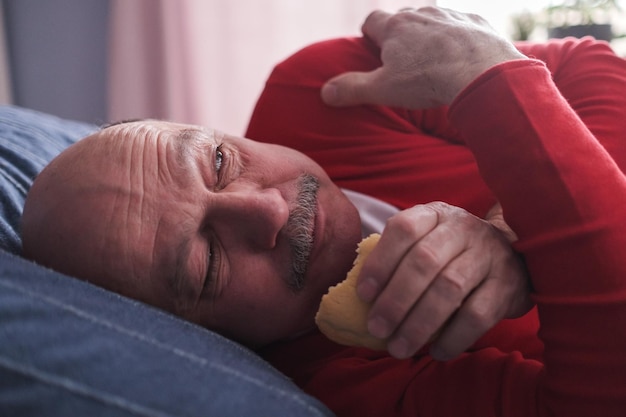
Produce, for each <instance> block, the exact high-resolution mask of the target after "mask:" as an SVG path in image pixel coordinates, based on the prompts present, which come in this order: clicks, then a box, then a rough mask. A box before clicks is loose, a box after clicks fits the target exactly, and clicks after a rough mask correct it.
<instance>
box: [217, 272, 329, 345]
mask: <svg viewBox="0 0 626 417" xmlns="http://www.w3.org/2000/svg"><path fill="white" fill-rule="evenodd" d="M232 272H233V278H232V279H231V282H230V283H229V285H228V287H227V288H225V289H224V292H223V293H222V295H221V296H220V298H219V300H217V301H216V303H215V309H214V314H215V316H214V319H215V320H216V321H217V324H218V327H219V328H220V329H221V331H222V332H223V333H224V334H225V335H227V336H230V337H232V338H233V339H236V340H239V341H241V342H243V343H245V344H248V345H251V346H261V345H264V344H267V343H269V342H272V341H276V340H280V339H284V338H286V337H289V336H291V335H293V334H294V333H297V332H299V331H301V330H302V329H304V328H307V327H309V326H310V325H311V323H312V314H314V311H315V309H316V308H317V306H314V305H313V304H314V303H312V302H310V300H309V301H307V297H306V295H305V294H298V295H296V294H294V293H293V292H291V291H290V290H289V289H288V288H287V285H286V284H285V283H284V280H283V278H281V277H280V276H279V274H278V273H277V272H276V271H275V270H274V269H273V268H272V267H271V266H270V265H269V264H268V263H267V262H261V261H257V262H246V263H243V262H241V263H240V265H239V266H238V267H237V268H236V269H235V270H233V271H232ZM309 298H310V297H309ZM312 311H313V312H312Z"/></svg>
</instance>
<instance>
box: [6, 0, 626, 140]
mask: <svg viewBox="0 0 626 417" xmlns="http://www.w3.org/2000/svg"><path fill="white" fill-rule="evenodd" d="M434 1H435V0H403V1H399V0H317V1H316V2H303V1H301V0H0V23H3V25H2V26H4V27H3V28H1V27H0V102H3V103H7V102H12V103H14V104H17V105H20V106H24V107H29V108H32V109H36V110H41V111H44V112H48V113H52V114H56V115H59V116H61V117H66V118H72V119H77V120H83V121H87V122H91V123H97V124H100V123H104V122H107V121H111V120H117V119H123V118H135V117H158V118H168V119H174V120H177V121H182V122H189V123H198V124H206V125H211V126H214V127H217V128H219V129H221V130H225V131H227V132H230V133H235V134H241V133H243V132H244V130H245V127H246V124H247V120H248V118H249V115H250V112H251V111H252V107H253V105H254V102H255V100H256V97H257V96H258V94H259V93H260V91H261V89H262V87H263V82H264V80H265V79H266V78H267V76H268V74H269V72H270V70H271V68H272V67H273V65H274V64H275V63H277V62H278V61H280V60H281V59H283V58H285V57H286V56H288V55H289V54H291V53H292V52H294V51H295V50H297V49H299V48H300V47H302V46H304V45H306V44H309V43H311V42H314V41H317V40H322V39H326V38H331V37H336V36H346V35H358V34H359V28H360V24H361V22H362V21H363V19H364V18H365V17H366V16H367V14H368V12H370V11H371V10H373V9H375V8H383V9H387V10H397V9H398V8H400V7H402V6H406V5H408V6H414V7H415V6H419V5H421V4H432V3H434ZM596 1H597V0H596ZM437 3H438V5H439V6H442V7H450V8H454V9H458V10H462V11H468V12H475V13H478V14H480V15H482V16H484V17H485V18H487V20H489V21H490V22H491V23H492V25H493V26H494V27H495V29H496V30H498V31H499V32H500V33H501V34H503V35H504V36H506V37H509V38H514V37H515V36H517V35H515V34H514V33H515V17H516V16H519V15H520V14H523V13H529V14H532V16H533V19H535V20H536V21H533V23H535V24H536V25H535V26H536V27H537V28H538V29H537V28H535V29H534V30H533V31H532V33H531V35H530V36H531V39H533V40H544V39H545V38H546V31H545V30H544V29H545V28H541V27H540V26H541V24H542V23H545V22H541V19H543V18H544V17H543V16H542V15H541V13H538V11H540V10H541V9H543V8H545V7H546V6H547V5H549V4H551V0H526V1H525V2H523V4H520V3H519V2H506V1H501V0H487V1H485V0H438V1H437ZM620 19H621V20H622V21H624V20H625V19H623V15H621V17H620ZM618 20H619V19H618ZM535 26H533V27H535ZM616 30H618V31H622V30H623V28H617V29H616ZM614 44H615V45H616V47H620V44H619V40H618V41H616V43H614ZM620 53H623V49H621V52H620Z"/></svg>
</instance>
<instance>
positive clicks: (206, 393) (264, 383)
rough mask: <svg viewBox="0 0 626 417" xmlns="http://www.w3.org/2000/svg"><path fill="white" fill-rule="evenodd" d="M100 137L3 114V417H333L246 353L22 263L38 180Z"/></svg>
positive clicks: (65, 124)
mask: <svg viewBox="0 0 626 417" xmlns="http://www.w3.org/2000/svg"><path fill="white" fill-rule="evenodd" d="M94 129H95V126H91V125H86V124H82V123H77V122H71V121H65V120H61V119H58V118H56V117H53V116H50V115H45V114H41V113H37V112H33V111H30V110H26V109H20V108H15V107H2V106H0V210H1V211H0V216H1V218H0V245H1V246H2V247H4V248H5V249H6V250H3V249H1V248H0V416H20V417H25V416H46V417H56V416H58V417H66V416H90V417H96V416H103V417H104V416H106V417H115V416H129V417H130V416H216V417H217V416H219V417H229V416H233V417H239V416H301V417H322V416H332V413H331V412H330V411H328V409H327V408H325V407H324V406H323V405H322V404H321V403H319V402H318V401H317V400H315V399H314V398H312V397H310V396H308V395H306V394H304V393H303V392H302V391H301V390H300V389H298V388H297V387H296V386H295V385H294V384H293V383H292V382H291V381H290V380H288V379H287V378H286V377H285V376H284V375H282V374H281V373H279V372H278V371H276V370H275V369H274V368H272V367H271V366H270V365H269V364H268V363H267V362H265V361H263V360H262V359H261V358H260V357H259V356H257V355H256V354H255V353H254V352H252V351H250V350H248V349H246V348H245V347H243V346H241V345H239V344H236V343H234V342H232V341H230V340H228V339H225V338H223V337H221V336H219V335H218V334H216V333H213V332H211V331H208V330H206V329H204V328H201V327H199V326H196V325H193V324H191V323H189V322H186V321H183V320H181V319H179V318H177V317H174V316H172V315H170V314H168V313H165V312H162V311H159V310H157V309H154V308H152V307H149V306H147V305H145V304H142V303H140V302H137V301H134V300H130V299H128V298H125V297H122V296H120V295H117V294H114V293H112V292H109V291H106V290H104V289H101V288H99V287H96V286H94V285H91V284H89V283H86V282H83V281H79V280H77V279H74V278H71V277H68V276H65V275H62V274H59V273H56V272H54V271H51V270H49V269H45V268H42V267H41V266H38V265H36V264H34V263H32V262H30V261H27V260H26V259H23V258H21V257H19V256H17V255H16V253H18V252H19V250H20V238H19V227H18V225H19V217H20V214H21V212H22V206H23V203H24V198H25V196H26V192H27V190H28V188H29V187H30V184H31V182H32V179H33V177H34V176H35V175H36V174H37V173H38V172H39V170H40V169H41V168H42V167H43V166H45V164H46V163H47V162H48V161H49V160H51V159H52V158H53V157H54V156H55V155H57V154H58V153H59V152H60V151H61V150H63V149H64V148H65V147H67V146H68V145H70V144H71V143H73V142H74V141H76V140H77V139H79V138H81V137H83V136H85V135H86V134H88V133H89V132H91V131H93V130H94ZM9 251H10V252H13V254H11V253H9Z"/></svg>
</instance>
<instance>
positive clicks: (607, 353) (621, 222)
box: [450, 61, 626, 416]
mask: <svg viewBox="0 0 626 417" xmlns="http://www.w3.org/2000/svg"><path fill="white" fill-rule="evenodd" d="M521 80H523V81H524V82H523V85H520V81H521ZM477 108H478V109H480V113H481V114H483V115H484V114H489V115H490V122H489V124H488V125H487V124H482V123H476V122H475V120H476V116H477V114H476V109H477ZM450 119H451V121H452V123H453V124H454V125H455V126H456V127H457V128H458V129H459V130H461V131H462V132H463V133H464V136H465V138H466V140H467V142H468V145H469V146H470V148H471V149H472V151H473V153H474V155H475V156H476V159H477V161H478V164H479V168H480V170H481V173H482V175H483V177H484V179H485V181H486V182H487V184H488V185H489V186H490V188H491V189H492V190H493V191H494V193H495V194H496V196H497V197H498V199H499V200H500V202H501V203H502V206H503V208H504V215H505V218H506V220H507V223H509V224H510V225H511V227H512V229H513V230H515V232H516V233H517V234H518V236H519V241H518V243H517V244H516V247H517V249H518V250H519V251H520V252H521V253H522V254H523V255H524V257H525V259H526V262H527V266H528V268H529V271H530V275H531V277H532V282H533V286H534V288H535V290H536V292H537V297H536V300H537V303H538V306H539V312H540V320H541V323H542V331H541V333H540V336H541V337H542V339H543V340H544V342H545V344H546V351H545V361H546V374H545V375H546V377H545V381H540V382H538V383H540V384H545V387H546V388H548V389H547V390H546V391H545V394H544V395H542V396H541V398H543V399H545V403H544V404H542V406H545V407H546V408H547V407H550V408H552V409H553V410H555V411H556V410H558V411H559V412H560V413H561V414H562V415H569V416H576V415H590V413H592V414H596V415H597V414H598V413H600V414H602V415H619V414H620V413H622V412H623V409H624V406H625V405H626V404H624V401H626V400H625V399H626V384H625V382H624V378H623V377H621V376H619V377H618V373H616V372H615V369H624V368H626V358H624V355H623V352H624V350H625V349H626V335H625V333H624V332H623V331H621V330H620V331H616V330H615V329H611V324H610V323H613V322H615V323H621V322H623V320H626V280H624V279H622V277H624V276H626V262H624V259H626V218H625V215H624V214H623V213H625V212H623V211H622V210H616V209H615V207H623V206H624V203H626V182H625V181H624V177H623V175H622V173H621V172H620V170H619V168H618V167H617V165H616V164H615V162H614V161H613V159H612V158H611V156H610V155H609V154H608V153H607V152H606V150H605V148H604V147H603V146H602V145H600V143H599V142H598V141H597V140H596V138H595V137H594V136H593V135H592V134H591V132H590V131H589V129H588V128H587V127H586V126H585V124H584V123H583V122H582V121H581V120H580V118H579V117H578V116H577V115H576V113H575V112H574V111H573V110H572V109H571V108H570V107H569V104H568V103H567V102H566V101H565V100H564V99H563V98H562V96H561V95H560V93H559V91H558V90H557V89H556V87H555V86H554V85H553V83H552V81H551V79H550V74H549V73H548V72H547V71H546V69H545V68H544V67H543V65H541V64H539V63H538V62H534V63H532V64H529V63H528V62H519V61H517V62H510V63H507V64H503V65H501V66H499V67H497V68H494V69H492V70H490V71H488V72H487V73H486V74H483V75H482V76H481V77H480V78H479V79H478V80H476V81H475V82H474V83H473V84H472V85H470V86H469V88H468V89H466V90H465V91H464V92H463V93H462V94H461V96H460V97H458V98H457V100H456V102H455V103H454V105H453V106H452V108H451V112H450ZM614 123H619V121H614ZM619 374H620V375H621V372H620V373H619ZM540 386H541V385H540Z"/></svg>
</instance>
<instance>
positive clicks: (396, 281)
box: [368, 223, 466, 343]
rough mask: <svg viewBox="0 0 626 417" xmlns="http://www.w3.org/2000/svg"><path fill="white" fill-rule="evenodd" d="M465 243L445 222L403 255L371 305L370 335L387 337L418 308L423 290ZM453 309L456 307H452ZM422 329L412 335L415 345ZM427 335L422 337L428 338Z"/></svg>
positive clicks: (460, 251) (457, 254) (424, 294)
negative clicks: (416, 306)
mask: <svg viewBox="0 0 626 417" xmlns="http://www.w3.org/2000/svg"><path fill="white" fill-rule="evenodd" d="M465 244H466V240H465V239H458V238H456V233H455V231H454V230H453V229H452V228H450V227H449V224H447V223H443V224H438V225H437V226H436V227H435V228H434V229H433V230H432V231H431V232H429V233H428V234H427V235H426V236H424V237H423V238H422V239H421V240H420V241H419V242H417V243H416V244H415V245H414V246H413V247H412V248H411V249H410V250H409V251H408V252H407V253H406V255H404V257H403V258H402V260H401V262H400V264H399V266H398V268H397V269H396V271H395V272H394V274H393V276H392V277H391V279H390V280H389V282H388V283H387V285H386V286H385V288H384V289H383V290H382V292H381V293H380V295H379V296H378V298H377V299H376V301H375V302H374V304H373V305H372V308H371V310H370V317H369V320H368V330H369V331H370V333H371V334H372V335H373V336H376V337H379V338H387V337H389V336H390V335H391V334H392V333H393V332H394V331H396V329H397V328H399V326H401V325H402V323H403V322H406V318H407V317H408V316H410V314H409V313H410V312H411V311H412V309H413V308H414V306H415V305H416V304H417V305H418V306H419V305H420V304H421V298H422V297H426V296H428V294H429V292H428V291H426V292H425V290H426V289H427V288H429V286H431V283H432V285H435V283H433V280H435V278H436V277H438V276H439V275H440V274H441V273H442V271H443V270H445V268H446V265H448V264H449V263H450V262H451V261H452V260H454V259H455V258H456V257H458V256H459V254H461V253H462V252H463V251H464V250H465V247H466V246H465ZM431 298H432V297H431ZM425 306H426V308H429V307H430V306H431V305H430V304H428V302H427V304H426V305H425ZM442 307H443V306H442ZM456 307H458V304H457V305H455V306H454V308H456ZM419 314H421V316H420V317H422V318H423V319H424V318H425V319H429V318H430V317H429V315H428V314H424V313H422V312H421V311H418V315H419ZM422 321H424V320H422ZM441 324H442V322H441V323H437V327H439V326H440V325H441ZM421 325H422V323H418V327H421ZM428 325H430V323H428ZM409 327H410V326H409ZM421 330H422V329H421V328H420V329H417V330H416V331H417V336H416V335H412V336H413V337H414V338H415V340H416V342H415V343H419V341H420V340H422V339H423V334H422V333H423V332H422V331H421ZM432 330H433V331H434V330H436V328H435V329H432ZM430 334H432V332H431V333H430ZM430 334H428V335H426V336H425V338H426V339H428V336H430ZM424 341H425V340H424Z"/></svg>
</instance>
